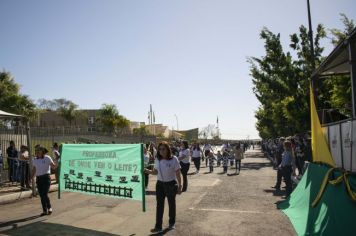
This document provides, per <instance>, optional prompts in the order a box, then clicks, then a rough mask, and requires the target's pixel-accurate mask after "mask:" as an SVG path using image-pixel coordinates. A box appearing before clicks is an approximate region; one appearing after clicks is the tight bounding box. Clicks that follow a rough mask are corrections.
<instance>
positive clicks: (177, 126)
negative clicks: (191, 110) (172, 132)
mask: <svg viewBox="0 0 356 236" xmlns="http://www.w3.org/2000/svg"><path fill="white" fill-rule="evenodd" d="M174 116H175V117H176V121H177V131H178V130H179V125H178V116H177V115H176V114H174Z"/></svg>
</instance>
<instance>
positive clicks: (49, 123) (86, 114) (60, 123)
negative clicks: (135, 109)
mask: <svg viewBox="0 0 356 236" xmlns="http://www.w3.org/2000/svg"><path fill="white" fill-rule="evenodd" d="M79 113H80V114H79V115H78V116H77V117H76V118H75V119H74V120H73V121H72V124H69V122H68V121H67V120H66V119H64V118H63V117H62V116H61V115H60V114H59V113H58V112H57V111H43V112H41V113H40V114H39V115H38V117H37V119H36V120H34V121H32V122H31V124H30V125H31V127H52V128H58V127H69V126H72V127H85V128H86V129H87V130H88V131H89V132H94V131H100V126H101V125H100V122H99V121H98V118H99V117H98V114H99V110H97V109H91V110H79ZM142 125H145V122H137V121H130V130H131V132H132V130H133V129H135V128H140V126H142Z"/></svg>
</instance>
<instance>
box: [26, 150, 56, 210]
mask: <svg viewBox="0 0 356 236" xmlns="http://www.w3.org/2000/svg"><path fill="white" fill-rule="evenodd" d="M47 153H48V150H47V149H46V148H45V147H41V146H40V147H36V159H34V160H33V169H32V179H33V178H34V176H35V175H36V184H37V189H38V193H39V195H40V198H41V204H42V209H43V213H42V214H41V216H44V215H50V214H52V207H51V202H50V200H49V197H48V192H49V188H50V186H51V176H50V174H51V167H52V168H53V169H55V168H56V167H57V166H56V165H55V164H54V163H53V160H52V158H51V157H50V156H48V155H46V154H47Z"/></svg>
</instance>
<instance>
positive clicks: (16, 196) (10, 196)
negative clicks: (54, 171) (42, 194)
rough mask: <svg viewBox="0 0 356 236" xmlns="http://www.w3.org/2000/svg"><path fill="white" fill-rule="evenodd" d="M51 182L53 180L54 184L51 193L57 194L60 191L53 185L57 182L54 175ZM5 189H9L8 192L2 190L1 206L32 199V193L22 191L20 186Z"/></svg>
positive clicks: (0, 195) (56, 185)
mask: <svg viewBox="0 0 356 236" xmlns="http://www.w3.org/2000/svg"><path fill="white" fill-rule="evenodd" d="M51 180H52V184H51V187H50V190H49V191H50V192H55V191H57V190H58V184H53V182H54V181H55V177H54V175H51ZM5 188H8V190H7V189H2V191H1V194H0V205H3V204H8V203H12V202H16V201H19V200H23V199H26V198H31V197H32V191H31V190H21V189H20V186H19V184H18V186H10V187H5Z"/></svg>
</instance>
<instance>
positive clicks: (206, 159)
mask: <svg viewBox="0 0 356 236" xmlns="http://www.w3.org/2000/svg"><path fill="white" fill-rule="evenodd" d="M203 150H204V157H205V166H206V167H208V156H209V153H210V152H213V149H212V148H211V145H210V144H208V143H206V144H205V145H204V147H203ZM203 161H204V160H203Z"/></svg>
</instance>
